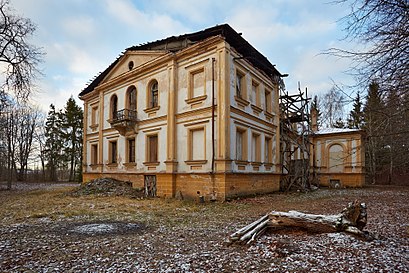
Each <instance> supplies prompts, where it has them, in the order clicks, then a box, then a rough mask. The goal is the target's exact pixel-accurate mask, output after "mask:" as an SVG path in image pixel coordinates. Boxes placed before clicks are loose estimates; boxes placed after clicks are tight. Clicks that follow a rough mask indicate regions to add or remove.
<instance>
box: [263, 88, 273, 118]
mask: <svg viewBox="0 0 409 273" xmlns="http://www.w3.org/2000/svg"><path fill="white" fill-rule="evenodd" d="M264 99H265V101H264V107H265V109H264V110H266V111H267V112H270V113H271V104H272V100H271V91H269V90H266V92H265V96H264Z"/></svg>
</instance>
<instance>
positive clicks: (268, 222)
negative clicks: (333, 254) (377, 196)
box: [228, 200, 373, 244]
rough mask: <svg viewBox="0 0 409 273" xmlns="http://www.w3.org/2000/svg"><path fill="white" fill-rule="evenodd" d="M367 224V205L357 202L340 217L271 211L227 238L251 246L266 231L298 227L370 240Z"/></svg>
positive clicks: (350, 204) (350, 205) (230, 241)
mask: <svg viewBox="0 0 409 273" xmlns="http://www.w3.org/2000/svg"><path fill="white" fill-rule="evenodd" d="M366 221H367V214H366V205H365V203H360V202H358V201H357V200H356V201H354V202H351V203H349V204H348V206H347V207H346V208H344V209H343V210H342V212H341V213H340V214H336V215H317V214H306V213H302V212H298V211H289V212H280V211H272V212H270V213H268V214H266V215H264V216H263V217H261V218H259V219H257V220H256V221H254V222H252V223H251V224H249V225H247V226H245V227H243V228H241V229H239V230H238V231H236V232H234V233H233V234H231V235H230V236H229V238H228V241H229V243H235V242H238V243H247V244H249V243H251V242H253V241H254V240H255V239H256V238H257V237H258V236H260V235H261V234H263V233H264V232H265V231H266V230H267V229H280V228H293V227H295V228H300V229H304V230H307V231H312V232H320V233H329V232H346V233H351V234H354V235H356V236H359V237H361V238H363V239H365V240H371V239H373V237H372V235H370V234H369V233H368V232H366V231H363V229H364V227H365V225H366Z"/></svg>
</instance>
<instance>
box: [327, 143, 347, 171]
mask: <svg viewBox="0 0 409 273" xmlns="http://www.w3.org/2000/svg"><path fill="white" fill-rule="evenodd" d="M329 170H330V172H343V171H344V149H343V148H342V146H341V145H339V144H335V145H332V146H331V147H330V148H329Z"/></svg>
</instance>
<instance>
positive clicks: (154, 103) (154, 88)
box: [150, 81, 158, 108]
mask: <svg viewBox="0 0 409 273" xmlns="http://www.w3.org/2000/svg"><path fill="white" fill-rule="evenodd" d="M150 100H151V101H150V105H151V108H153V107H158V82H157V81H155V82H153V83H152V85H151V93H150Z"/></svg>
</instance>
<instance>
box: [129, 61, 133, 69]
mask: <svg viewBox="0 0 409 273" xmlns="http://www.w3.org/2000/svg"><path fill="white" fill-rule="evenodd" d="M133 66H134V64H133V61H130V62H129V63H128V68H129V70H131V69H132V68H133Z"/></svg>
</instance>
